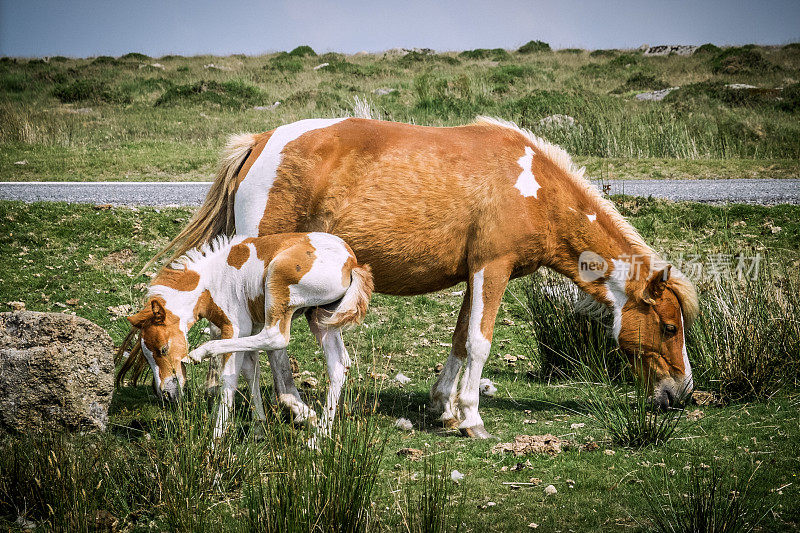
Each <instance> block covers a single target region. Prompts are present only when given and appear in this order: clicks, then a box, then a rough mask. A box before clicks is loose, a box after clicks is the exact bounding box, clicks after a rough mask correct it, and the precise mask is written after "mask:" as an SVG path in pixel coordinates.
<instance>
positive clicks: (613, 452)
mask: <svg viewBox="0 0 800 533" xmlns="http://www.w3.org/2000/svg"><path fill="white" fill-rule="evenodd" d="M603 453H604V454H606V455H614V454H616V453H617V452H615V451H614V450H603Z"/></svg>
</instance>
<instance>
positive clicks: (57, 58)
mask: <svg viewBox="0 0 800 533" xmlns="http://www.w3.org/2000/svg"><path fill="white" fill-rule="evenodd" d="M67 61H69V58H68V57H64V56H51V57H50V62H51V63H66V62H67Z"/></svg>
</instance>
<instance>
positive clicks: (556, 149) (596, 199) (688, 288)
mask: <svg viewBox="0 0 800 533" xmlns="http://www.w3.org/2000/svg"><path fill="white" fill-rule="evenodd" d="M474 124H475V125H476V126H486V127H495V128H506V129H510V130H513V131H515V132H517V133H519V134H521V135H522V136H523V137H525V138H526V139H527V140H528V141H530V143H531V144H533V146H534V148H535V150H536V154H537V155H542V156H544V157H546V158H547V159H549V160H550V161H551V162H552V163H553V164H554V165H556V166H557V167H558V168H559V169H561V170H562V171H563V173H564V175H565V176H566V178H567V179H568V180H570V181H571V182H572V183H573V184H574V185H575V186H576V188H577V189H578V190H579V191H581V192H582V193H583V194H585V195H586V197H587V199H588V200H589V201H590V202H591V203H592V204H593V205H594V206H595V208H596V209H597V212H602V213H604V214H605V215H606V216H607V217H608V219H609V220H611V222H612V224H614V226H615V227H616V229H617V230H618V231H619V232H620V233H621V234H622V236H623V237H624V238H625V240H626V241H627V242H628V243H629V244H630V245H631V247H632V248H633V249H635V250H636V251H637V253H639V254H643V255H648V256H649V257H650V258H651V261H652V262H654V263H653V264H666V263H665V262H664V261H663V260H662V259H661V258H660V257H659V256H658V254H656V253H655V252H654V251H653V249H652V248H650V246H648V245H647V243H646V242H645V241H644V239H643V238H642V236H641V235H640V234H639V232H638V231H636V228H634V227H633V226H632V225H631V224H630V222H628V221H627V220H625V218H624V217H623V216H622V215H621V214H620V213H619V211H617V208H616V207H615V206H614V204H613V203H612V202H611V200H609V199H608V198H606V197H604V196H603V195H602V193H601V192H600V191H599V190H598V189H597V187H595V186H594V184H592V182H590V181H589V180H588V179H586V178H585V177H584V174H585V172H586V167H581V168H578V167H577V166H576V165H575V163H573V161H572V157H570V155H569V154H568V153H567V151H566V150H564V149H563V148H561V147H560V146H558V145H556V144H552V143H550V142H548V141H546V140H544V139H542V138H541V137H539V136H537V135H536V134H534V133H533V132H532V131H530V130H527V129H525V128H521V127H519V126H517V124H515V123H514V122H510V121H508V120H503V119H500V118H494V117H486V116H479V117H478V118H476V119H475V123H474ZM668 287H669V288H670V289H672V290H673V291H674V292H675V295H676V296H677V297H678V300H679V301H680V304H681V308H682V310H683V315H684V319H685V321H686V323H687V324H686V327H687V329H688V327H689V326H691V324H692V322H693V321H694V320H695V318H697V315H698V314H699V311H700V309H699V302H698V299H697V292H696V291H695V288H694V285H693V284H692V282H691V281H689V280H688V279H686V277H685V276H684V275H683V274H682V273H681V272H680V271H679V270H678V269H677V268H674V267H673V269H672V276H671V277H670V280H669V283H668ZM580 306H581V307H583V310H584V311H588V312H590V314H595V315H596V314H597V313H598V312H599V310H598V308H597V307H596V306H593V305H591V304H590V303H589V302H587V301H582V302H581V304H580Z"/></svg>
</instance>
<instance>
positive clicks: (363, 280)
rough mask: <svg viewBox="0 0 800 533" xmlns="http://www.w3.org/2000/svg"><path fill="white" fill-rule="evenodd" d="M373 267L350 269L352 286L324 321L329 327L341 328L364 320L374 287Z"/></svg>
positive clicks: (364, 266)
mask: <svg viewBox="0 0 800 533" xmlns="http://www.w3.org/2000/svg"><path fill="white" fill-rule="evenodd" d="M374 287H375V285H374V283H373V281H372V269H371V268H370V266H369V265H356V266H355V267H354V268H353V269H352V270H351V271H350V286H349V287H348V288H347V292H345V293H344V296H342V299H341V300H340V301H339V305H338V307H336V309H335V310H334V311H333V314H332V315H331V316H330V317H328V318H326V319H324V320H323V321H322V323H323V324H324V325H326V326H328V327H332V328H340V327H342V326H347V325H350V324H358V323H360V322H361V321H362V320H364V315H366V314H367V307H369V299H370V296H372V289H373V288H374Z"/></svg>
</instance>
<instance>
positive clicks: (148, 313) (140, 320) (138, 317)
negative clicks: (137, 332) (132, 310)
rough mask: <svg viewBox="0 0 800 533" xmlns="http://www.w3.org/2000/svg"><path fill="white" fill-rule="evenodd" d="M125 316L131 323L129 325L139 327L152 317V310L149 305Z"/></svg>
mask: <svg viewBox="0 0 800 533" xmlns="http://www.w3.org/2000/svg"><path fill="white" fill-rule="evenodd" d="M126 318H127V320H128V322H130V323H131V326H133V327H135V328H141V327H142V325H144V323H145V322H146V321H147V320H149V319H151V318H153V311H152V310H151V309H150V308H149V307H145V308H144V309H142V310H141V311H139V312H138V313H136V314H135V315H131V316H129V317H126Z"/></svg>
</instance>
